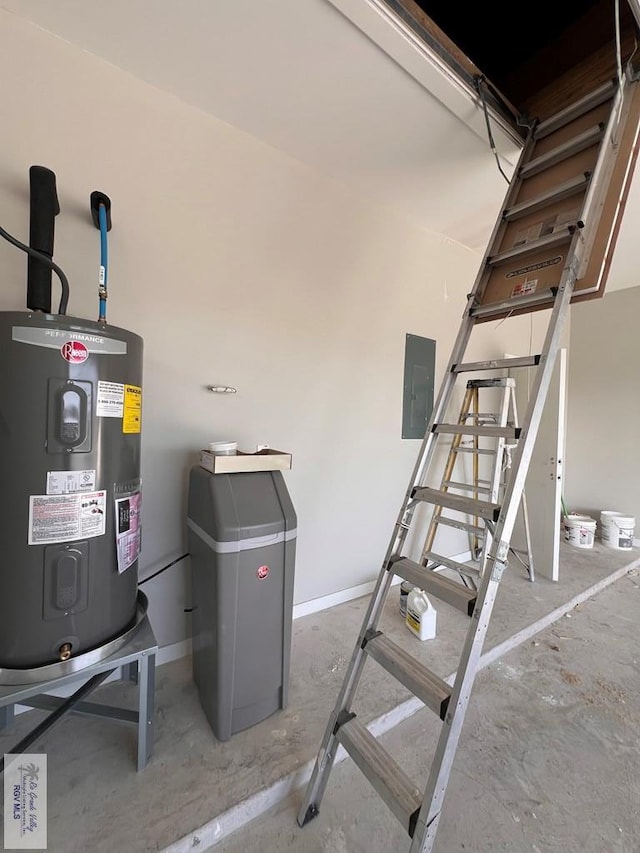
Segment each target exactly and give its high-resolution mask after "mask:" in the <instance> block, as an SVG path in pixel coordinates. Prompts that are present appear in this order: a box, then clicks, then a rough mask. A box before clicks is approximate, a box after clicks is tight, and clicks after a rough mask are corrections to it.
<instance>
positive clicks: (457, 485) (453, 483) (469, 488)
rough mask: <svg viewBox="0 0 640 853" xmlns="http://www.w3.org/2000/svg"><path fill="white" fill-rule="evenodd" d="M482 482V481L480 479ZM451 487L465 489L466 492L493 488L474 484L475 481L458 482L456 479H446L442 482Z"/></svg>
mask: <svg viewBox="0 0 640 853" xmlns="http://www.w3.org/2000/svg"><path fill="white" fill-rule="evenodd" d="M478 482H480V481H478ZM442 485H443V486H448V487H449V488H450V489H463V490H464V491H466V492H476V491H477V492H490V491H491V489H490V488H488V487H487V486H474V485H473V483H457V482H456V481H455V480H445V481H444V483H443V484H442Z"/></svg>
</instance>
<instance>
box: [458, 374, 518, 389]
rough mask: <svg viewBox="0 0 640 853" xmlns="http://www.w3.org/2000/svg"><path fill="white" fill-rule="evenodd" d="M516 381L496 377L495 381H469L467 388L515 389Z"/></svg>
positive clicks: (504, 377)
mask: <svg viewBox="0 0 640 853" xmlns="http://www.w3.org/2000/svg"><path fill="white" fill-rule="evenodd" d="M515 385H516V380H515V379H513V378H511V377H510V376H496V377H494V378H493V379H469V381H468V382H467V388H515Z"/></svg>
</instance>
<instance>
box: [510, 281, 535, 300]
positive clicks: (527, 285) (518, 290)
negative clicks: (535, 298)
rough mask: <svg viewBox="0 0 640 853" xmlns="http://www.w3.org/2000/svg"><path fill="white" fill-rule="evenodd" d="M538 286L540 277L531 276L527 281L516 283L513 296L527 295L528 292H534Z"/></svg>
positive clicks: (512, 291)
mask: <svg viewBox="0 0 640 853" xmlns="http://www.w3.org/2000/svg"><path fill="white" fill-rule="evenodd" d="M537 286H538V279H537V278H531V279H527V280H526V281H521V282H520V283H519V284H516V285H515V286H514V287H513V289H512V290H511V297H512V298H513V297H514V296H526V295H527V293H534V292H535V289H536V287H537Z"/></svg>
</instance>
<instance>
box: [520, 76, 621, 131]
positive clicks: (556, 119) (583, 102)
mask: <svg viewBox="0 0 640 853" xmlns="http://www.w3.org/2000/svg"><path fill="white" fill-rule="evenodd" d="M616 86H617V83H616V82H615V81H614V80H609V81H608V82H607V83H603V85H602V86H598V88H597V89H594V90H593V92H590V93H589V94H588V95H585V96H584V98H580V100H579V101H576V102H575V103H573V104H569V106H568V107H565V108H564V109H563V110H560V112H557V113H556V114H555V115H552V116H550V117H549V118H548V119H545V121H542V122H540V124H539V125H538V126H537V128H536V129H535V132H534V137H535V139H536V140H539V139H544V138H545V136H549V134H551V133H554V132H555V131H556V130H560V128H561V127H565V125H567V124H569V123H570V122H572V121H574V120H575V119H577V118H579V117H580V116H583V115H585V113H588V112H589V111H590V110H593V109H595V108H596V107H599V106H600V104H604V103H605V102H606V101H610V100H611V99H612V98H613V96H614V95H615V93H616Z"/></svg>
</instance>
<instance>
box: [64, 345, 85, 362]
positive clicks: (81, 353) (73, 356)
mask: <svg viewBox="0 0 640 853" xmlns="http://www.w3.org/2000/svg"><path fill="white" fill-rule="evenodd" d="M60 352H61V354H62V357H63V358H64V360H65V361H68V362H69V364H82V362H83V361H86V360H87V359H88V358H89V350H88V349H87V348H86V346H85V345H84V344H83V343H81V342H80V341H67V342H66V343H64V344H62V346H61V347H60Z"/></svg>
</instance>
